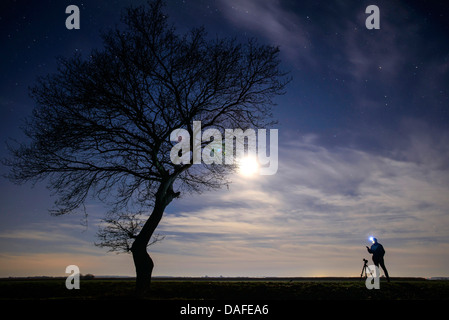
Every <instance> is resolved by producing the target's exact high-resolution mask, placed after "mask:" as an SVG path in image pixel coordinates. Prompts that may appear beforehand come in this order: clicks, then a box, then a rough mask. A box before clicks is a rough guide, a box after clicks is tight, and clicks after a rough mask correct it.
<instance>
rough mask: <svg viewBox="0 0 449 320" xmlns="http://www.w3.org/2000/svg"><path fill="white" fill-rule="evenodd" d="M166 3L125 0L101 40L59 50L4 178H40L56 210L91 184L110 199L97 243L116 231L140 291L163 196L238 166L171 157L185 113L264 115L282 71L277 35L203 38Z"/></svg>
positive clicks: (228, 120)
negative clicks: (180, 23)
mask: <svg viewBox="0 0 449 320" xmlns="http://www.w3.org/2000/svg"><path fill="white" fill-rule="evenodd" d="M162 9H163V5H162V3H161V1H158V0H156V1H153V2H149V3H148V5H147V6H140V7H136V8H128V9H126V10H125V13H124V15H123V18H122V22H123V23H124V27H123V28H115V29H113V30H111V31H109V32H108V33H106V34H104V35H103V41H104V48H103V49H101V50H94V51H92V52H91V54H90V55H89V56H88V57H85V58H82V57H81V56H80V55H76V56H74V57H71V58H68V59H62V58H61V59H59V67H58V70H57V72H56V73H54V74H51V75H47V76H45V77H42V78H40V79H39V80H38V82H37V84H36V85H35V86H34V87H33V88H32V89H31V96H32V97H33V98H34V100H35V101H36V107H35V109H34V112H33V114H32V116H31V117H30V118H29V119H28V120H27V122H26V124H25V128H24V131H25V133H26V135H27V136H28V138H29V141H27V142H26V143H21V144H19V145H16V146H13V147H11V148H10V149H11V151H12V157H11V158H10V159H9V160H7V164H8V165H10V166H11V171H10V175H9V177H10V179H11V180H12V181H14V182H17V183H23V182H26V181H33V182H37V181H42V180H46V181H48V183H49V187H50V188H51V189H52V190H54V191H55V194H56V195H57V196H58V198H57V201H56V202H55V207H54V208H53V209H52V210H51V212H52V213H53V214H56V215H59V214H65V213H69V212H72V211H75V210H77V209H78V208H80V206H82V205H83V204H84V203H85V201H86V200H87V196H88V195H92V196H95V197H98V198H100V199H102V200H104V201H110V200H111V199H112V203H111V206H112V208H113V210H112V211H113V212H116V213H117V212H122V214H121V215H119V216H118V217H119V218H120V219H112V220H111V219H110V220H108V222H109V227H110V229H109V230H103V231H105V232H106V233H104V234H103V235H104V237H103V239H101V234H100V240H102V242H101V245H103V246H109V247H110V248H111V249H113V250H114V246H116V247H115V248H116V249H118V248H119V246H120V242H121V247H122V248H123V247H124V248H125V249H126V250H130V251H131V252H132V255H133V259H134V264H135V267H136V276H137V280H136V287H137V289H138V291H139V292H144V291H145V290H146V289H148V288H149V286H150V283H151V273H152V270H153V266H154V264H153V261H152V259H151V258H150V256H149V255H148V252H147V245H148V244H149V242H150V240H151V237H152V236H153V233H154V231H155V229H156V227H157V226H158V224H159V221H160V220H161V218H162V215H163V213H164V209H165V208H166V207H167V205H168V204H169V203H170V202H171V201H172V200H173V199H175V198H177V197H179V196H180V194H181V193H183V192H201V191H203V190H206V189H214V188H220V187H221V186H223V185H225V184H227V183H228V181H227V178H226V177H227V174H228V173H229V172H231V171H232V170H233V169H234V166H232V165H231V166H229V165H228V166H226V165H217V164H211V165H206V164H204V163H202V164H195V165H193V164H192V163H181V164H174V163H173V162H172V161H171V159H170V150H171V149H172V148H173V145H174V144H175V142H173V141H171V140H170V134H171V132H173V130H175V129H177V128H184V129H186V130H187V131H188V132H189V133H190V137H191V140H192V141H190V144H193V143H194V142H193V131H192V130H193V128H192V123H193V121H201V125H202V128H203V129H207V128H218V129H220V130H223V129H224V128H242V129H246V128H250V127H252V128H260V127H269V126H270V125H271V124H272V123H273V122H272V116H271V106H272V105H273V102H272V98H273V97H275V96H276V95H279V94H283V91H284V88H285V86H286V84H287V83H288V81H289V79H288V78H287V77H286V73H284V72H283V71H281V70H280V67H279V64H280V61H279V57H278V56H279V49H278V48H277V47H273V46H268V45H261V44H258V43H257V41H255V40H254V39H249V40H248V41H246V42H245V43H239V42H237V41H236V40H235V39H229V38H213V39H212V40H210V39H209V38H208V36H207V34H206V32H205V30H204V29H203V28H196V29H193V30H191V31H190V32H188V33H186V34H184V35H179V34H177V32H176V30H175V28H174V27H173V26H171V25H169V24H168V21H167V16H166V15H165V14H164V13H163V10H162ZM203 144H204V142H203ZM129 208H140V209H138V210H137V211H136V212H140V211H139V210H142V208H146V210H149V211H151V213H150V214H149V215H148V216H147V217H146V221H144V223H140V222H139V221H138V220H136V219H135V218H136V217H137V216H132V215H129V216H127V218H125V220H123V219H124V217H126V215H125V213H127V212H128V210H129ZM126 219H127V220H126ZM125 225H127V226H128V227H129V226H131V229H129V228H128V227H126V228H124V227H123V226H125ZM120 229H122V230H121V231H123V232H118V231H120ZM114 233H115V235H116V237H115V238H114V237H113V235H114ZM111 236H112V237H111ZM126 237H128V238H129V239H132V243H131V242H128V240H126ZM112 240H116V241H115V242H114V241H112ZM117 245H118V246H117Z"/></svg>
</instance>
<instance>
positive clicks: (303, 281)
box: [0, 278, 449, 303]
mask: <svg viewBox="0 0 449 320" xmlns="http://www.w3.org/2000/svg"><path fill="white" fill-rule="evenodd" d="M133 298H134V280H133V279H102V278H98V279H89V280H83V279H81V280H80V289H79V290H76V289H72V290H68V289H67V288H66V287H65V278H50V279H23V278H21V279H1V280H0V300H3V301H5V300H67V299H70V300H72V299H76V300H116V299H118V300H129V299H133ZM145 299H149V300H193V301H199V300H239V301H241V302H240V303H243V302H244V301H245V300H251V301H257V300H261V301H262V300H264V301H268V300H449V281H444V280H425V279H422V278H397V279H395V278H393V279H392V281H391V282H390V283H387V282H386V281H385V280H384V279H382V280H381V282H380V289H379V290H375V289H372V290H368V289H367V288H366V287H365V280H364V279H362V280H360V279H359V278H258V279H254V278H166V279H155V280H153V282H152V289H151V292H150V293H149V294H148V295H147V296H146V297H145Z"/></svg>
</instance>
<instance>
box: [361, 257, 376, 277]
mask: <svg viewBox="0 0 449 320" xmlns="http://www.w3.org/2000/svg"><path fill="white" fill-rule="evenodd" d="M366 269H368V270H369V273H370V275H371V277H372V276H373V273H372V272H371V270H370V269H369V268H368V260H366V259H365V258H363V267H362V273H361V274H360V280H362V277H363V274H364V273H365V279H366V278H368V273H367V272H366Z"/></svg>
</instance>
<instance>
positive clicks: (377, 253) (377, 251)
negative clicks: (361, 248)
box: [366, 238, 390, 282]
mask: <svg viewBox="0 0 449 320" xmlns="http://www.w3.org/2000/svg"><path fill="white" fill-rule="evenodd" d="M372 241H373V245H372V246H371V248H368V246H366V249H367V250H368V252H369V253H371V254H372V255H373V262H374V264H375V265H376V267H379V265H380V267H381V268H382V270H383V271H384V274H385V277H386V278H387V281H388V282H390V277H389V275H388V271H387V268H386V267H385V261H384V255H385V249H384V247H383V246H382V245H381V244H380V243H379V242H377V239H376V238H372Z"/></svg>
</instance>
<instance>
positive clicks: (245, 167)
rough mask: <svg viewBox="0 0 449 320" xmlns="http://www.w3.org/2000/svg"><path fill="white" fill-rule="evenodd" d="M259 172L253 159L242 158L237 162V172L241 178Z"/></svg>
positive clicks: (257, 164) (257, 165)
mask: <svg viewBox="0 0 449 320" xmlns="http://www.w3.org/2000/svg"><path fill="white" fill-rule="evenodd" d="M258 170H259V163H258V162H257V159H256V158H254V157H244V158H242V159H240V161H239V172H240V174H241V175H243V176H247V177H249V176H252V175H254V174H255V173H257V171H258Z"/></svg>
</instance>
